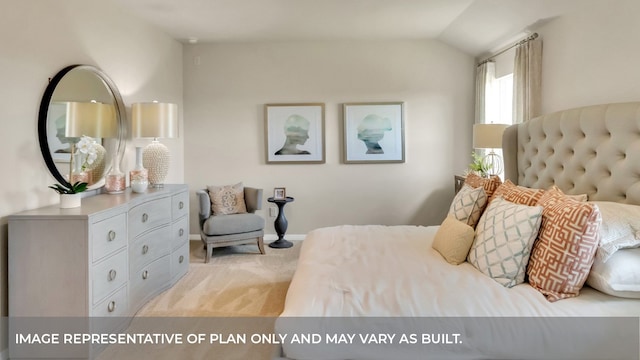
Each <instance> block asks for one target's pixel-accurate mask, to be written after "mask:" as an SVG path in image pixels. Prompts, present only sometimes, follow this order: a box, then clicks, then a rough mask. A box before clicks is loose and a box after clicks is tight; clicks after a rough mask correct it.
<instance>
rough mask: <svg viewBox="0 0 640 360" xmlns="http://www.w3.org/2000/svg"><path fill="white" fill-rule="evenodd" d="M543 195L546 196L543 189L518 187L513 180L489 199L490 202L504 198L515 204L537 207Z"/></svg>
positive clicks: (498, 189) (499, 188) (501, 186)
mask: <svg viewBox="0 0 640 360" xmlns="http://www.w3.org/2000/svg"><path fill="white" fill-rule="evenodd" d="M542 194H544V190H542V189H531V188H527V187H524V186H518V185H516V184H514V183H512V182H511V180H507V181H505V182H504V183H503V184H502V185H500V186H499V187H498V188H497V189H496V191H495V192H494V193H493V196H492V197H491V199H489V202H491V201H492V200H493V199H495V198H497V197H502V198H503V199H505V200H507V201H509V202H512V203H514V204H520V205H528V206H536V204H537V203H538V200H540V197H542Z"/></svg>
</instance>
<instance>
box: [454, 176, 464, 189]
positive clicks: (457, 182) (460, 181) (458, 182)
mask: <svg viewBox="0 0 640 360" xmlns="http://www.w3.org/2000/svg"><path fill="white" fill-rule="evenodd" d="M465 179H466V177H465V176H462V175H454V176H453V181H454V188H455V191H456V194H457V193H458V191H460V189H462V185H464V180H465Z"/></svg>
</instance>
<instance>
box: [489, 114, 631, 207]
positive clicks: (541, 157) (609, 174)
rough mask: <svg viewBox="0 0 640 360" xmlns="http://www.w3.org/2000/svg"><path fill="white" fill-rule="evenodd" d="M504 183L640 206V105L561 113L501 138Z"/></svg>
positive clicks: (514, 129) (514, 128) (513, 128)
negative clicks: (556, 188) (554, 187)
mask: <svg viewBox="0 0 640 360" xmlns="http://www.w3.org/2000/svg"><path fill="white" fill-rule="evenodd" d="M502 148H503V152H504V153H503V156H504V162H505V164H504V165H505V179H509V180H511V181H513V182H514V183H515V184H519V185H522V186H526V187H531V188H540V189H546V188H548V187H550V186H551V185H553V184H555V185H557V186H558V187H559V188H560V189H561V190H563V191H564V192H565V193H567V194H585V193H586V194H587V195H588V196H589V200H600V201H616V202H623V203H631V204H640V102H631V103H619V104H605V105H595V106H587V107H581V108H576V109H571V110H565V111H559V112H555V113H552V114H548V115H544V116H540V117H537V118H535V119H531V120H529V121H527V122H525V123H522V124H518V125H513V126H510V127H509V128H507V130H505V133H504V135H503V146H502Z"/></svg>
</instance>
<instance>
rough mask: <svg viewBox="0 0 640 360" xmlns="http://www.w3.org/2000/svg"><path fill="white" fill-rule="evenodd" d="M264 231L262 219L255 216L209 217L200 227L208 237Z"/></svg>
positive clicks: (248, 214)
mask: <svg viewBox="0 0 640 360" xmlns="http://www.w3.org/2000/svg"><path fill="white" fill-rule="evenodd" d="M262 229H264V219H263V218H262V217H261V216H259V215H256V214H251V213H244V214H232V215H219V216H211V217H209V218H208V219H207V220H206V221H205V222H204V224H203V225H202V231H203V232H204V233H205V234H206V235H208V236H217V235H229V234H238V233H246V232H251V231H257V230H262Z"/></svg>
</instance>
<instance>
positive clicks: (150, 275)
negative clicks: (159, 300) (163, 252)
mask: <svg viewBox="0 0 640 360" xmlns="http://www.w3.org/2000/svg"><path fill="white" fill-rule="evenodd" d="M170 267H171V260H170V256H169V255H167V256H164V257H161V258H160V259H158V260H156V261H154V262H152V263H150V264H148V265H146V266H144V267H143V268H142V269H140V270H139V271H136V272H135V273H133V276H132V277H131V281H130V285H131V301H132V303H133V304H135V307H136V308H137V307H138V306H140V305H141V304H142V303H144V302H145V301H147V300H148V299H150V298H151V297H153V296H155V295H157V294H158V292H160V291H161V290H163V289H164V288H165V287H166V286H168V284H169V280H170V279H171V275H170V273H169V271H170Z"/></svg>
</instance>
